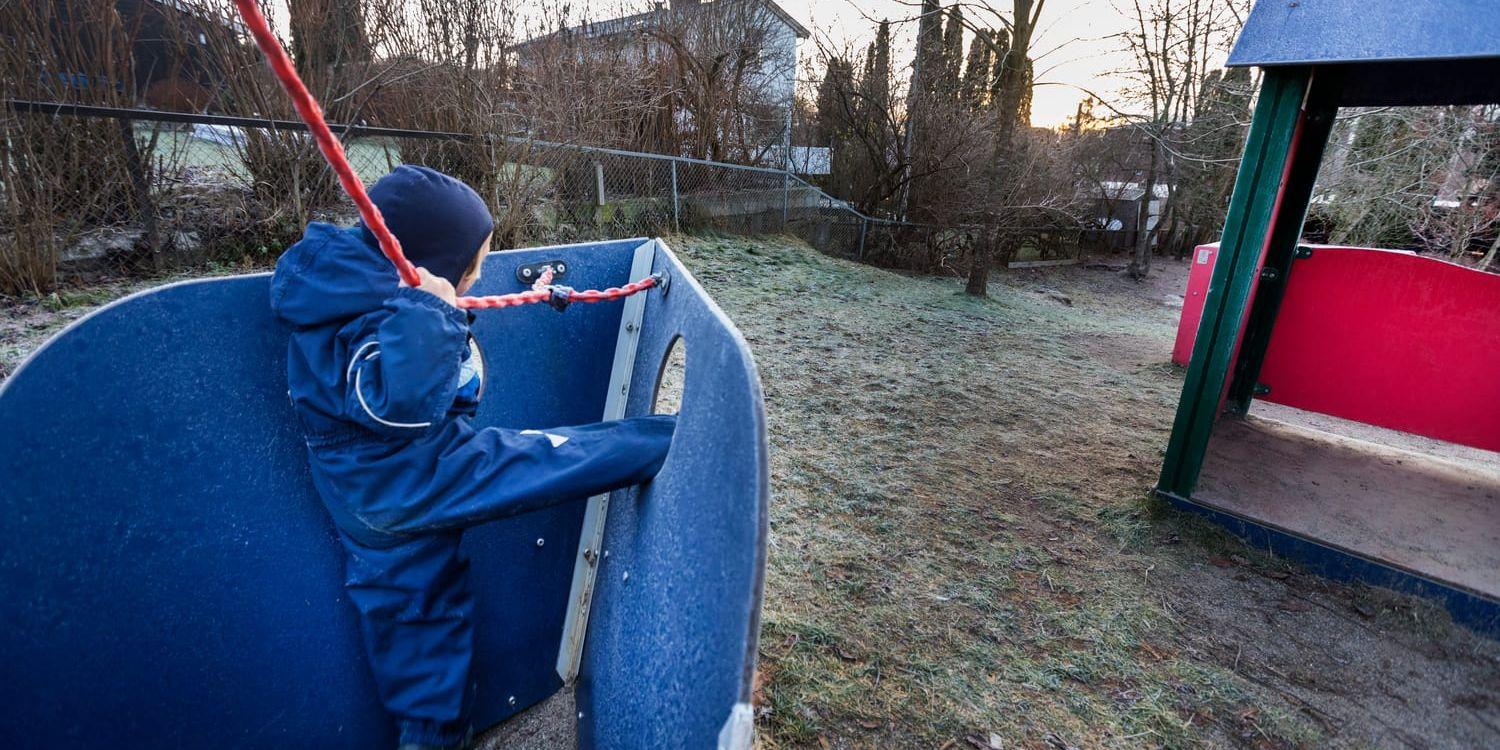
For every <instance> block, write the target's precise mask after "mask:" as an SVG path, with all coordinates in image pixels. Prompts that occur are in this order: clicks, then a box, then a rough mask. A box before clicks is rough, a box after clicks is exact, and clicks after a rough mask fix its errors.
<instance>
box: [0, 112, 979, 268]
mask: <svg viewBox="0 0 1500 750" xmlns="http://www.w3.org/2000/svg"><path fill="white" fill-rule="evenodd" d="M6 105H7V106H6V108H5V111H4V113H3V116H4V118H5V122H4V125H5V134H4V140H3V142H0V143H3V145H4V146H5V151H4V153H0V158H5V159H8V160H9V163H8V164H7V165H6V167H7V169H6V171H5V172H4V175H3V180H0V198H3V200H0V234H4V235H9V236H8V237H6V238H4V239H5V240H6V241H7V244H9V245H11V246H12V247H13V248H20V247H23V246H25V247H30V248H36V247H43V246H45V247H46V248H50V249H48V250H46V251H45V252H49V253H51V257H47V258H41V259H40V262H41V263H43V264H46V263H51V264H52V265H53V266H54V267H56V268H59V269H63V275H64V276H66V275H68V270H69V269H79V268H82V269H88V268H93V269H101V270H103V271H105V272H110V273H149V272H160V271H165V270H170V269H173V268H180V267H189V266H194V265H202V264H204V263H226V264H231V263H232V264H242V265H251V266H253V265H257V264H259V265H263V264H266V263H269V262H271V261H273V260H274V259H275V256H276V255H277V254H279V252H280V250H281V249H282V247H284V246H285V244H287V243H289V242H291V241H294V240H295V239H296V237H297V235H298V234H300V231H301V227H302V225H303V224H305V222H306V221H307V220H309V219H324V220H331V221H335V222H343V223H351V222H352V221H353V220H354V218H355V212H354V209H353V206H352V204H350V203H349V201H348V199H347V197H345V196H344V195H343V194H342V193H341V192H340V191H339V190H338V187H337V184H336V182H335V181H334V180H333V178H332V174H331V170H329V169H328V168H327V166H326V165H325V164H324V163H323V161H322V158H321V156H320V155H319V154H318V152H317V150H316V148H315V147H314V145H313V144H312V141H311V139H310V137H309V136H308V135H307V133H306V129H305V127H304V126H303V125H302V123H300V122H295V121H286V120H270V119H263V118H250V117H232V116H218V115H202V114H192V113H173V112H159V111H154V110H142V109H126V108H112V107H96V106H85V105H72V104H62V103H53V102H29V101H15V100H11V101H7V102H6ZM333 129H334V131H335V132H336V133H338V134H339V135H340V137H341V140H342V141H343V143H344V148H345V151H346V152H347V154H348V157H349V160H350V163H351V164H352V165H353V167H354V168H355V170H356V172H357V173H358V174H359V176H360V178H361V179H362V180H363V181H364V182H366V184H370V183H373V182H374V181H376V180H378V179H379V178H380V177H381V176H383V175H385V174H386V173H388V172H390V171H391V170H392V169H395V168H396V167H397V166H399V165H401V164H406V163H412V164H421V165H425V166H431V167H433V168H436V169H440V170H442V171H445V172H448V173H450V174H453V175H454V176H456V177H459V178H460V179H463V180H465V181H466V182H468V183H469V184H470V185H472V186H474V187H475V189H476V190H479V192H480V193H481V195H484V196H485V198H486V199H487V201H488V202H489V203H490V205H491V208H492V210H493V211H494V212H495V215H496V217H497V218H496V223H497V246H503V247H524V246H531V245H540V244H552V243H562V242H576V241H587V240H593V239H605V238H616V237H626V236H637V235H660V234H665V233H669V232H695V231H704V230H712V231H721V232H728V233H741V234H762V233H785V234H791V235H795V236H797V237H800V238H802V239H803V240H805V241H807V242H808V243H809V244H811V245H812V246H814V247H816V248H818V249H819V250H821V251H823V252H825V253H828V254H830V255H834V256H839V257H845V258H852V259H859V260H864V261H867V262H873V263H878V264H882V265H891V266H904V267H911V268H920V269H923V270H933V269H939V268H942V267H945V266H947V267H952V266H954V265H955V264H956V260H955V259H956V258H957V257H958V256H959V255H960V254H962V253H963V252H964V251H965V250H966V249H967V248H968V247H970V246H971V245H972V243H973V242H974V241H976V237H977V230H976V229H974V228H952V227H948V228H943V227H936V226H927V225H921V224H912V223H907V222H898V221H890V220H886V219H880V218H876V217H872V216H867V215H865V214H863V213H861V212H859V211H857V210H855V209H854V207H852V206H851V205H850V204H849V203H847V202H846V201H843V200H840V199H838V198H835V197H833V196H831V195H829V194H828V193H826V192H824V191H823V190H822V189H820V188H819V187H817V186H816V185H814V184H812V183H810V182H808V181H807V180H805V179H803V178H801V177H799V176H797V175H795V174H792V173H790V172H787V171H784V170H778V169H768V168H764V167H749V166H743V165H737V164H728V163H721V162H709V161H702V160H697V159H690V158H684V157H673V156H665V155H660V154H648V153H637V152H629V151H620V150H614V149H604V148H591V147H587V146H580V145H572V144H562V143H553V142H547V141H540V140H534V139H525V138H514V137H497V136H488V135H476V134H464V133H440V132H430V131H413V130H400V129H391V128H376V127H368V126H363V125H348V124H344V125H334V126H333ZM49 156H50V157H51V158H43V157H49ZM25 159H30V160H31V162H32V163H29V164H28V163H25V162H24V160H25ZM116 162H117V164H116ZM28 170H30V171H28ZM59 170H61V171H59ZM47 180H51V181H52V183H54V184H51V185H43V183H45V182H47ZM33 182H35V183H36V184H35V185H33V184H32V183H33ZM44 187H45V188H46V189H42V188H44ZM28 204H29V205H28ZM40 204H46V205H40ZM41 217H47V218H46V220H41ZM28 243H29V244H28ZM10 265H14V264H13V263H8V264H7V267H6V268H0V274H4V273H11V272H13V271H14V269H13V268H9V267H8V266H10ZM7 286H9V287H12V288H15V287H16V286H17V285H16V284H14V283H8V284H7ZM20 286H21V287H22V288H25V285H24V284H23V285H20ZM33 286H35V285H33Z"/></svg>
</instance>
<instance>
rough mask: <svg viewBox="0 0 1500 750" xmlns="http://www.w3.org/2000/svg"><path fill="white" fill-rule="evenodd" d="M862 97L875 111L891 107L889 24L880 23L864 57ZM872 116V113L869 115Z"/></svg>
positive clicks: (886, 22)
mask: <svg viewBox="0 0 1500 750" xmlns="http://www.w3.org/2000/svg"><path fill="white" fill-rule="evenodd" d="M861 84H863V88H864V95H865V97H866V98H867V99H868V101H869V104H870V106H871V107H872V108H875V109H876V110H888V109H889V108H890V106H891V23H890V21H881V22H880V26H879V28H877V29H876V30H875V41H873V42H870V48H869V52H868V53H867V54H866V55H865V75H864V80H862V81H861ZM871 114H874V113H871Z"/></svg>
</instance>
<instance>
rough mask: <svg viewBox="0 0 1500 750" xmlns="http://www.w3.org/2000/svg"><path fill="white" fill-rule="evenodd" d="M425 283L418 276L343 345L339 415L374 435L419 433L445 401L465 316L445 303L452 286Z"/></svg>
mask: <svg viewBox="0 0 1500 750" xmlns="http://www.w3.org/2000/svg"><path fill="white" fill-rule="evenodd" d="M432 278H433V277H431V276H429V275H427V274H425V272H424V275H423V284H422V286H421V287H419V288H416V289H413V288H410V287H403V288H401V289H399V290H397V292H396V294H395V296H393V297H391V298H390V299H389V300H386V303H385V306H384V307H383V308H382V310H381V311H380V312H379V313H377V314H375V315H372V316H369V318H371V320H366V321H363V322H362V324H361V325H360V327H361V328H362V329H364V330H363V331H361V332H360V333H359V334H357V335H356V336H355V337H354V338H353V340H352V342H351V348H350V352H351V356H350V360H349V364H348V367H347V368H346V371H345V388H346V394H345V396H346V398H345V410H346V413H347V414H348V415H349V416H351V417H352V418H353V419H355V420H356V421H358V422H360V423H362V424H364V425H366V426H368V427H370V428H371V429H373V430H375V431H376V432H380V433H384V434H388V435H392V436H411V435H415V434H419V433H420V432H422V431H424V430H425V429H426V428H428V427H431V426H432V425H433V424H434V423H436V422H438V421H440V420H441V419H442V418H443V416H444V415H445V414H446V413H447V411H448V407H449V405H451V404H452V402H453V398H454V394H455V391H456V389H457V387H458V371H459V367H460V365H461V363H462V361H463V351H464V349H465V348H466V347H467V346H468V338H469V328H468V319H467V316H465V315H464V313H463V311H462V310H459V309H458V308H456V307H454V306H453V305H451V304H449V302H448V301H447V300H448V299H450V298H451V297H452V295H453V287H452V286H451V285H449V284H448V283H447V282H446V281H443V280H442V279H437V280H436V281H437V282H441V284H437V283H431V284H430V283H429V281H430V280H431V279H432ZM430 287H431V288H430ZM440 287H446V292H447V294H443V293H442V292H443V291H444V290H443V289H441V288H440Z"/></svg>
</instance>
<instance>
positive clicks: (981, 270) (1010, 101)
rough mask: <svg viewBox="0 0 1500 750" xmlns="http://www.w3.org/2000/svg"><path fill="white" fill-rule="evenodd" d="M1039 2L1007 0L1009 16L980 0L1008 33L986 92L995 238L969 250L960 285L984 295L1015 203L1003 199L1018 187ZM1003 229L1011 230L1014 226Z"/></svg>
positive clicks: (1021, 178)
mask: <svg viewBox="0 0 1500 750" xmlns="http://www.w3.org/2000/svg"><path fill="white" fill-rule="evenodd" d="M1045 5H1046V0H1012V4H1011V11H1010V14H1009V16H1007V15H1005V14H1004V13H1002V12H1001V11H999V10H997V9H995V8H994V7H993V6H990V5H988V4H981V5H980V8H981V9H982V10H983V11H985V12H986V13H987V14H988V15H989V16H990V18H991V19H993V20H994V21H995V22H997V23H998V24H1001V25H1003V26H1004V28H1005V29H1006V30H1007V31H1008V32H1009V39H1008V40H1007V41H1008V44H1006V45H1005V46H1004V47H1003V54H1001V55H1000V57H999V58H998V63H997V70H996V74H995V76H994V80H995V82H996V88H997V90H996V91H995V92H993V93H992V101H993V107H994V114H993V116H994V118H995V124H994V141H993V149H992V153H993V156H992V159H993V172H992V180H991V181H992V183H993V186H994V187H993V188H992V190H991V191H990V193H991V200H990V209H989V212H988V213H989V216H988V218H989V220H990V223H992V224H994V225H995V226H996V227H997V229H996V232H995V236H996V240H995V241H994V242H991V243H987V244H986V245H984V246H981V247H980V248H978V249H977V250H976V251H975V252H974V253H973V257H972V259H971V261H970V263H969V271H968V279H967V281H966V282H965V284H964V291H965V292H966V293H968V294H972V295H976V296H984V295H985V294H987V293H988V289H989V275H990V266H991V265H992V264H993V263H994V255H995V252H996V251H997V250H998V249H999V248H1000V247H1002V246H1003V245H1004V244H1005V243H1006V242H1007V240H1006V239H1004V238H1003V237H1002V233H1006V229H1005V227H1006V225H1007V224H1012V223H1014V218H1015V217H1014V213H1015V211H1014V209H1015V208H1016V206H1015V205H1014V204H1011V205H1007V203H1008V200H1014V198H1015V196H1016V195H1017V194H1018V193H1020V192H1022V191H1020V190H1018V189H1017V188H1018V187H1019V186H1020V185H1021V184H1022V183H1023V182H1025V173H1024V171H1023V170H1022V169H1021V166H1022V163H1023V161H1024V160H1023V159H1022V158H1021V151H1020V150H1019V148H1018V146H1017V142H1016V132H1017V130H1018V129H1019V128H1020V127H1021V126H1023V125H1024V124H1025V123H1023V122H1022V113H1023V111H1024V110H1029V108H1030V106H1029V105H1030V101H1031V86H1032V73H1031V56H1030V55H1031V44H1032V39H1033V36H1034V34H1035V33H1036V25H1037V21H1038V20H1039V19H1040V18H1041V15H1042V8H1043V7H1044V6H1045ZM997 46H998V45H997ZM996 52H997V53H1000V52H1002V49H996ZM1028 119H1029V118H1028ZM1006 196H1010V198H1009V199H1007V198H1006ZM1008 234H1009V235H1010V236H1013V235H1014V232H1010V233H1008Z"/></svg>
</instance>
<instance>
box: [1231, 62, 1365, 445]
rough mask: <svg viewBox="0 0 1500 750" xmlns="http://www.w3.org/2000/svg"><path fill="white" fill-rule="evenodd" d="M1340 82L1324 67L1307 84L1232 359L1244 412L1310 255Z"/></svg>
mask: <svg viewBox="0 0 1500 750" xmlns="http://www.w3.org/2000/svg"><path fill="white" fill-rule="evenodd" d="M1338 87H1339V80H1338V76H1336V75H1332V74H1328V73H1321V72H1320V73H1319V74H1318V75H1317V76H1315V77H1314V78H1313V81H1312V84H1311V85H1310V86H1309V87H1308V92H1307V101H1306V102H1305V103H1304V105H1303V110H1304V115H1303V117H1302V134H1301V135H1300V136H1299V137H1298V138H1297V143H1296V145H1295V146H1294V147H1293V152H1292V165H1291V168H1290V169H1288V170H1287V171H1286V182H1285V185H1284V186H1283V187H1282V189H1281V208H1280V209H1279V210H1278V211H1277V216H1276V219H1275V222H1274V224H1273V225H1272V226H1271V235H1270V239H1269V240H1267V241H1266V259H1265V263H1264V266H1263V267H1264V269H1265V270H1264V271H1263V272H1262V274H1261V278H1260V285H1259V287H1258V288H1257V289H1256V291H1255V296H1254V299H1252V300H1251V302H1250V314H1249V315H1248V316H1247V317H1246V318H1245V332H1244V335H1243V336H1241V337H1240V353H1239V356H1238V357H1237V358H1236V361H1235V362H1234V363H1233V367H1234V370H1233V372H1232V374H1231V380H1230V381H1229V398H1228V401H1229V403H1228V407H1229V409H1230V410H1232V411H1233V412H1234V413H1236V414H1239V415H1241V416H1243V415H1245V414H1246V413H1247V412H1249V411H1250V401H1251V400H1252V399H1254V398H1255V396H1257V395H1259V394H1260V393H1261V391H1260V369H1261V365H1262V364H1264V363H1265V361H1266V352H1267V351H1268V350H1269V348H1270V346H1271V334H1272V333H1273V332H1275V329H1276V316H1277V315H1278V314H1279V313H1280V312H1281V300H1282V298H1283V297H1285V296H1286V290H1287V287H1288V286H1289V285H1290V284H1291V283H1292V272H1293V271H1294V270H1295V269H1296V264H1297V260H1298V259H1300V258H1302V257H1305V256H1304V255H1303V254H1302V253H1301V252H1300V251H1299V248H1298V244H1297V243H1298V241H1299V240H1301V239H1302V224H1303V223H1304V222H1305V221H1306V219H1307V205H1308V202H1309V201H1311V200H1312V192H1313V186H1314V184H1315V183H1316V182H1317V180H1318V167H1319V166H1321V165H1322V163H1323V150H1324V149H1325V148H1326V147H1327V145H1328V135H1329V133H1331V132H1332V131H1333V121H1334V117H1335V116H1336V115H1337V114H1338V111H1339V108H1338V106H1337V105H1336V104H1334V101H1335V100H1336V95H1337V91H1338ZM1309 252H1310V251H1309Z"/></svg>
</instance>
